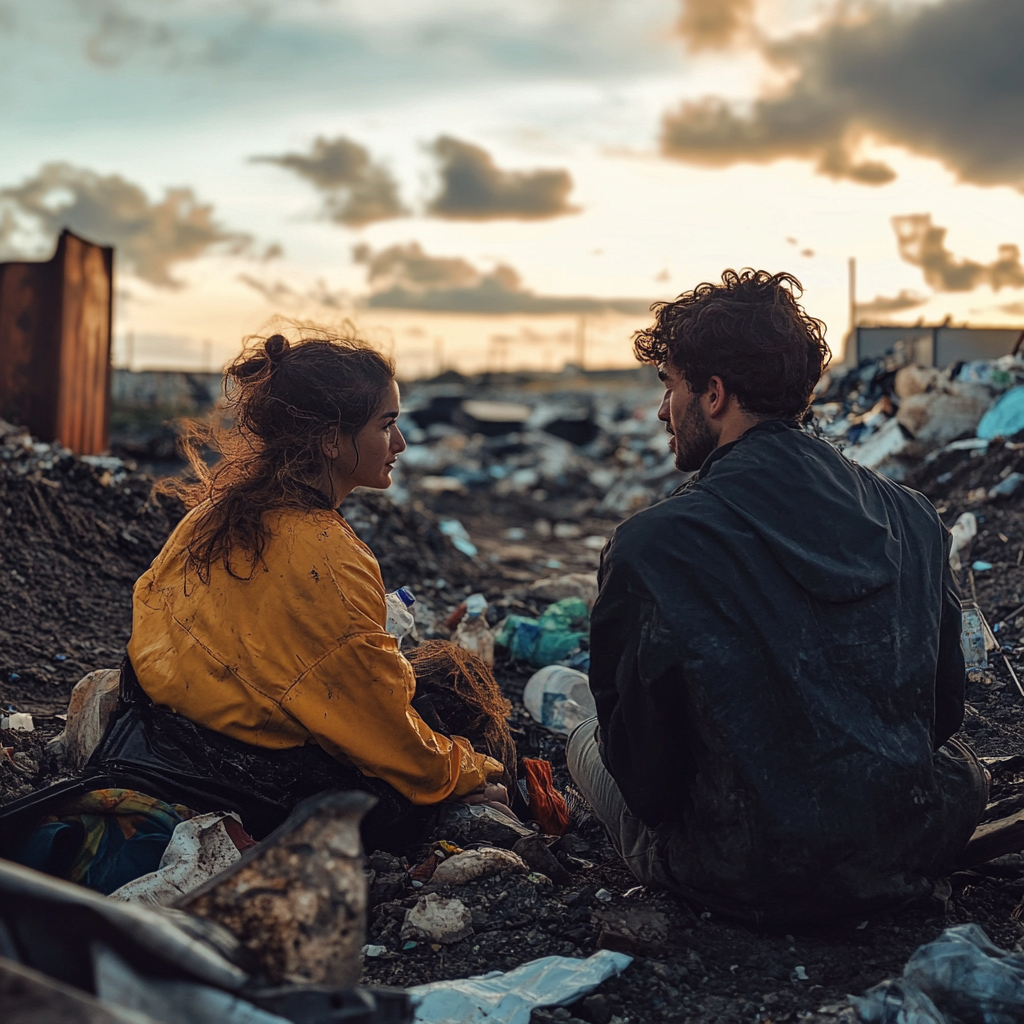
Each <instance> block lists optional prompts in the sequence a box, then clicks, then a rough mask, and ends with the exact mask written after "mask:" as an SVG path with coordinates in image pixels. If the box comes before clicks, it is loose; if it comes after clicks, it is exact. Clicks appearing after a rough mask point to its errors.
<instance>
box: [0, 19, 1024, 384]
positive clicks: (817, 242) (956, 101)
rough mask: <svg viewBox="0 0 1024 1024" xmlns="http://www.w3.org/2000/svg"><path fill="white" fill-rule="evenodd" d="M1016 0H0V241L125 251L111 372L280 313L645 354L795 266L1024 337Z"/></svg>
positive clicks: (446, 351)
mask: <svg viewBox="0 0 1024 1024" xmlns="http://www.w3.org/2000/svg"><path fill="white" fill-rule="evenodd" d="M1022 37H1024V4H1022V3H1021V2H1020V0H888V2H886V0H842V2H839V0H836V2H829V0H824V2H817V0H516V2H514V3H513V2H511V0H372V2H371V0H0V260H3V259H25V258H28V259H41V258H48V257H49V255H50V254H51V253H52V250H53V242H54V238H55V236H56V234H57V232H59V230H60V229H61V228H62V227H65V226H67V227H70V228H72V229H73V230H75V231H77V232H78V233H80V234H82V235H83V236H85V237H87V238H90V239H92V240H95V241H99V242H103V243H107V244H114V245H115V246H116V252H117V255H116V266H117V273H118V282H117V295H116V303H115V314H116V327H115V347H114V355H115V363H116V364H117V365H127V364H130V365H132V366H133V367H135V368H145V367H154V368H155V367H160V368H194V369H203V368H210V369H212V368H216V367H218V366H220V365H222V364H223V363H224V362H225V361H228V360H230V359H232V358H233V357H234V356H235V354H236V353H237V352H238V351H239V349H240V345H241V342H242V339H243V337H244V336H246V335H248V334H251V333H260V332H266V331H268V330H269V329H270V327H271V326H272V321H273V318H275V317H283V318H287V319H290V320H305V321H313V322H316V323H320V324H323V325H325V326H328V327H333V328H338V329H342V330H355V331H357V332H358V333H360V334H361V335H363V336H364V337H366V338H368V339H369V340H371V341H372V342H373V343H374V344H377V345H379V346H380V347H382V348H384V349H386V350H388V351H390V352H391V353H393V354H394V355H395V357H396V359H397V361H398V365H399V372H400V374H402V375H403V376H407V377H412V376H416V375H420V374H429V373H434V372H436V371H437V370H438V369H440V368H443V367H455V368H458V369H461V370H464V371H472V370H478V369H486V368H491V369H509V368H517V367H542V368H549V369H557V368H558V367H559V366H560V365H562V364H563V363H564V362H566V361H573V362H576V361H579V360H580V359H581V358H582V359H583V361H584V362H585V363H586V365H587V366H589V367H598V366H618V365H630V364H631V362H632V355H631V349H630V338H631V335H632V332H633V331H634V330H636V329H637V328H639V327H642V326H644V325H645V324H647V323H648V322H649V321H650V318H651V314H650V313H649V312H648V310H649V306H650V303H651V302H653V301H656V300H671V299H672V298H674V297H675V296H676V295H677V294H679V293H681V292H683V291H685V290H687V289H689V288H692V287H693V286H695V285H696V284H698V283H699V282H701V281H705V280H717V279H718V278H719V276H720V275H721V272H722V271H723V270H724V269H725V268H727V267H736V268H739V267H743V266H753V267H756V268H763V269H766V270H770V271H772V272H776V271H789V272H791V273H793V274H795V275H796V276H797V277H798V278H799V279H800V280H801V282H802V283H803V285H804V289H805V292H804V298H803V301H804V304H805V306H806V308H807V309H808V311H809V312H810V313H812V314H813V315H815V316H818V317H820V318H821V319H823V320H824V321H825V322H826V324H827V325H828V335H827V337H828V340H829V341H830V343H831V345H832V347H833V350H834V351H835V352H836V354H837V355H840V354H841V350H842V346H843V338H844V336H845V334H846V332H847V330H848V328H849V323H850V309H849V291H848V261H849V259H850V258H851V257H853V258H855V259H856V261H857V299H858V303H859V305H858V310H857V316H858V319H859V320H860V322H863V323H868V322H871V323H886V322H893V323H898V322H902V323H913V322H916V321H918V320H923V321H924V322H928V323H934V322H940V321H942V320H944V319H945V318H947V317H950V318H952V321H953V322H954V323H958V324H959V323H970V324H976V325H1016V324H1020V325H1021V326H1022V327H1024V266H1022V263H1021V258H1020V249H1019V248H1018V247H1019V246H1021V245H1024V61H1021V60H1020V59H1019V40H1020V39H1021V38H1022Z"/></svg>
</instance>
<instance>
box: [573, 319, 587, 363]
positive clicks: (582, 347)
mask: <svg viewBox="0 0 1024 1024" xmlns="http://www.w3.org/2000/svg"><path fill="white" fill-rule="evenodd" d="M576 366H577V368H578V369H579V370H580V372H582V371H583V370H585V369H586V368H587V318H586V317H585V316H581V317H580V318H579V320H577V321H576Z"/></svg>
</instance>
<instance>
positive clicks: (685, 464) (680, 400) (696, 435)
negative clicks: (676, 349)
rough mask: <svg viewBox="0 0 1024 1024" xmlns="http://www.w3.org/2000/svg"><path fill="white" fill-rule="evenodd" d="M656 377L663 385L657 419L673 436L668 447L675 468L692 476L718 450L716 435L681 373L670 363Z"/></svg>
mask: <svg viewBox="0 0 1024 1024" xmlns="http://www.w3.org/2000/svg"><path fill="white" fill-rule="evenodd" d="M658 376H659V377H660V378H661V381H662V383H663V384H664V385H665V397H664V399H663V400H662V403H661V408H660V409H659V410H658V419H659V420H661V421H662V422H663V423H664V424H665V429H666V430H667V431H668V432H669V434H671V435H672V436H671V439H670V440H669V442H668V446H669V448H670V449H671V450H672V451H673V452H675V456H676V469H679V470H682V471H683V472H684V473H694V472H696V471H697V470H698V469H700V467H701V466H703V465H704V461H705V459H707V457H708V456H709V455H710V454H711V453H712V452H713V451H714V450H715V449H716V448H717V447H718V436H717V435H716V434H715V432H714V430H713V429H712V427H711V422H710V420H709V419H708V416H707V413H706V412H705V410H704V407H703V405H702V403H701V397H702V396H701V395H695V394H694V393H693V392H692V391H691V390H690V385H689V384H687V383H686V378H685V377H684V376H683V375H682V373H680V372H679V370H677V369H676V368H675V367H674V366H672V365H671V364H670V363H662V364H661V366H659V367H658Z"/></svg>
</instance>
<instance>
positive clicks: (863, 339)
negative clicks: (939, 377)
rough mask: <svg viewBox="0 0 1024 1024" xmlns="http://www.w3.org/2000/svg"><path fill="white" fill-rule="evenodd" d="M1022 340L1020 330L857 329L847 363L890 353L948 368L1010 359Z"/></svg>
mask: <svg viewBox="0 0 1024 1024" xmlns="http://www.w3.org/2000/svg"><path fill="white" fill-rule="evenodd" d="M1022 338H1024V330H1022V329H1021V328H1019V327H947V326H945V325H939V326H936V327H927V326H920V325H918V326H914V327H855V328H854V329H853V331H851V332H850V335H849V336H848V337H847V340H846V358H845V359H844V362H845V363H847V364H849V365H853V366H856V365H858V364H859V363H861V362H862V361H863V360H865V359H878V358H879V357H881V356H884V355H886V353H888V352H896V353H900V352H903V353H905V354H906V356H907V359H908V361H909V362H913V363H916V364H917V365H919V366H949V364H950V363H955V362H958V361H959V360H963V361H964V362H967V361H969V360H971V359H998V358H999V357H1000V356H1005V355H1009V354H1010V353H1011V352H1013V351H1015V349H1016V347H1017V345H1018V344H1020V343H1021V339H1022Z"/></svg>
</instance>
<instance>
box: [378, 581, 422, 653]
mask: <svg viewBox="0 0 1024 1024" xmlns="http://www.w3.org/2000/svg"><path fill="white" fill-rule="evenodd" d="M384 602H385V604H386V605H387V609H388V621H387V627H386V628H387V631H388V632H389V633H390V634H391V635H392V636H393V637H394V638H395V639H396V640H397V641H398V646H399V647H401V646H402V641H403V640H404V639H405V638H406V637H407V636H408V635H409V634H410V633H411V632H412V630H413V627H414V626H415V625H416V620H415V619H414V618H413V614H412V612H411V611H410V610H409V609H410V608H412V606H413V605H414V604H415V603H416V598H415V597H413V596H412V591H411V590H410V589H409V588H408V587H399V588H398V590H396V591H394V593H391V594H385V596H384Z"/></svg>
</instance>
